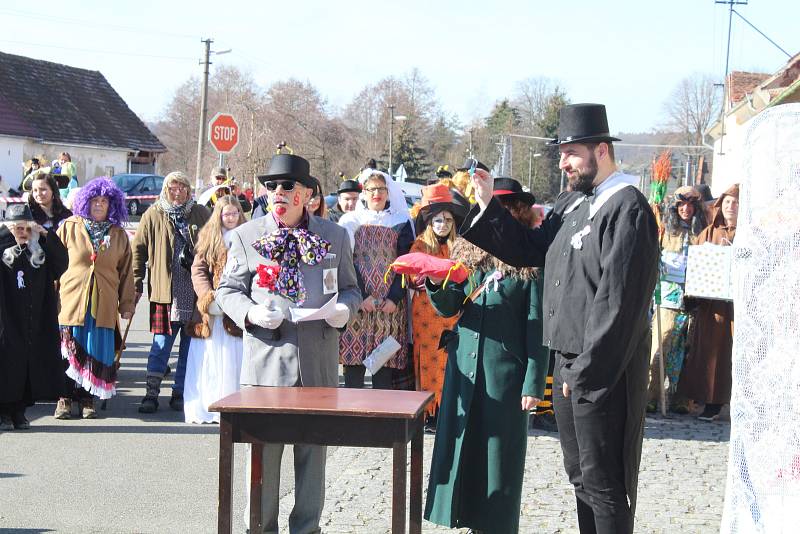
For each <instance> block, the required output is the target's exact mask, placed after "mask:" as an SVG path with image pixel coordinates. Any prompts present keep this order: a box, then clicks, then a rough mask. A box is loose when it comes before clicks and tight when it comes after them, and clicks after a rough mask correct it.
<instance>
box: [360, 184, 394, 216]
mask: <svg viewBox="0 0 800 534" xmlns="http://www.w3.org/2000/svg"><path fill="white" fill-rule="evenodd" d="M364 195H366V198H367V207H368V208H369V209H371V210H373V211H383V210H384V209H386V200H387V199H388V198H389V188H388V187H386V184H385V183H383V182H382V181H380V180H368V181H367V183H366V184H364Z"/></svg>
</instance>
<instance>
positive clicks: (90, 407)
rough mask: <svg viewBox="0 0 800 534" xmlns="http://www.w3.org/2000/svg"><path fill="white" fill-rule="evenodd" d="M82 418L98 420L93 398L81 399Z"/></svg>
mask: <svg viewBox="0 0 800 534" xmlns="http://www.w3.org/2000/svg"><path fill="white" fill-rule="evenodd" d="M81 417H83V418H84V419H97V412H96V411H95V409H94V398H93V397H89V398H86V399H81Z"/></svg>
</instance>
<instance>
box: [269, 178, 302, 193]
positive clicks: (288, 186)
mask: <svg viewBox="0 0 800 534" xmlns="http://www.w3.org/2000/svg"><path fill="white" fill-rule="evenodd" d="M294 184H295V182H293V181H292V180H281V181H280V182H277V181H276V182H271V181H270V182H267V183H265V184H264V187H266V188H267V191H277V190H278V186H281V187H283V190H284V191H291V190H292V189H294Z"/></svg>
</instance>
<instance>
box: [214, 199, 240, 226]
mask: <svg viewBox="0 0 800 534" xmlns="http://www.w3.org/2000/svg"><path fill="white" fill-rule="evenodd" d="M219 216H220V218H221V219H222V226H224V227H225V229H227V230H233V229H234V228H236V227H237V226H239V210H238V209H236V206H231V205H230V204H229V205H227V206H225V207H224V208H222V211H221V212H220V214H219Z"/></svg>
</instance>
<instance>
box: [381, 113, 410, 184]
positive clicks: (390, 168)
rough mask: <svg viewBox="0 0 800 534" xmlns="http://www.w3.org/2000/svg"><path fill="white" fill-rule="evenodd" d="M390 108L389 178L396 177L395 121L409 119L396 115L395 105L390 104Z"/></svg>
mask: <svg viewBox="0 0 800 534" xmlns="http://www.w3.org/2000/svg"><path fill="white" fill-rule="evenodd" d="M386 107H387V108H389V176H391V177H394V173H392V147H393V145H394V121H404V120H406V119H407V118H408V117H406V116H405V115H397V116H395V114H394V108H395V105H394V104H389V105H388V106H386Z"/></svg>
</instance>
